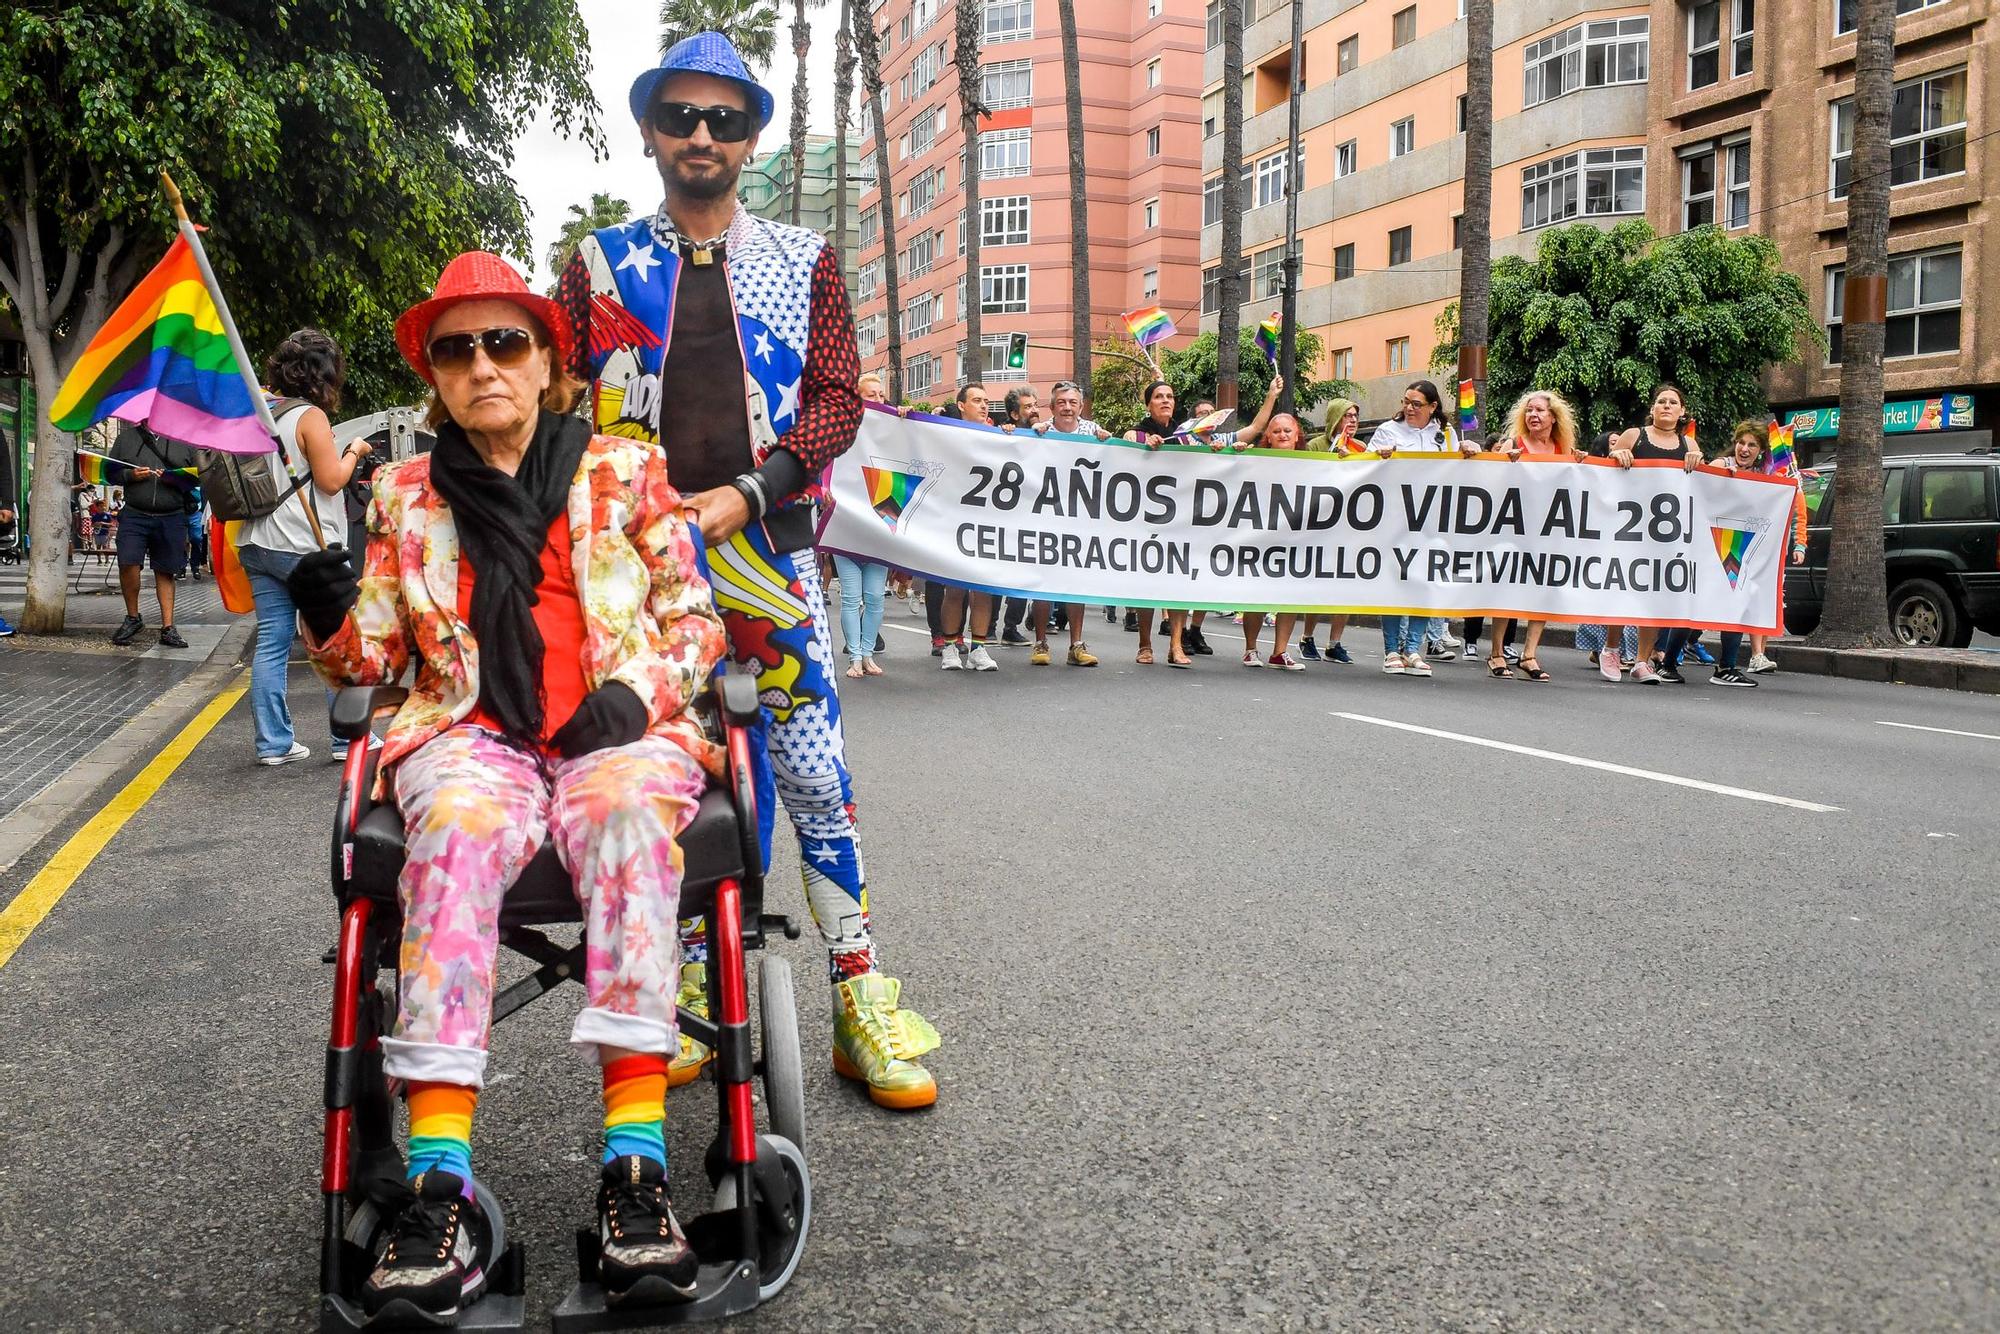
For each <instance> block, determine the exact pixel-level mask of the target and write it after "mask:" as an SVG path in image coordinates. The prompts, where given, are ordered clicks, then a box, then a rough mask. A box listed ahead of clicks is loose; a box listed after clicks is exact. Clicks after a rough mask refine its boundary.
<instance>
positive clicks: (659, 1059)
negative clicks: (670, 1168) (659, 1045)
mask: <svg viewBox="0 0 2000 1334" xmlns="http://www.w3.org/2000/svg"><path fill="white" fill-rule="evenodd" d="M666 1120H667V1058H666V1056H665V1055H664V1054H663V1053H656V1052H641V1053H639V1054H638V1055H636V1056H621V1057H620V1058H619V1059H617V1060H615V1061H611V1062H609V1063H608V1064H606V1065H605V1067H604V1161H605V1162H607V1163H608V1162H610V1161H611V1160H612V1159H614V1158H624V1157H628V1156H629V1155H632V1154H638V1155H639V1156H640V1157H642V1158H651V1159H652V1160H653V1161H654V1162H656V1163H658V1164H659V1165H660V1166H662V1167H665V1166H666V1165H667V1134H666Z"/></svg>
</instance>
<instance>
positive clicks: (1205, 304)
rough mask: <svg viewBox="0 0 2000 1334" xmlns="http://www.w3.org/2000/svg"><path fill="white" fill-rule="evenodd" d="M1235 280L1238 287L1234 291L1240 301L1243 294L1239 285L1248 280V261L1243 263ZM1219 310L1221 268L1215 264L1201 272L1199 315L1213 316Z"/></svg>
mask: <svg viewBox="0 0 2000 1334" xmlns="http://www.w3.org/2000/svg"><path fill="white" fill-rule="evenodd" d="M1237 278H1238V286H1237V289H1236V291H1237V297H1238V299H1239V300H1240V299H1242V292H1243V287H1242V285H1241V284H1243V283H1247V282H1248V281H1249V280H1250V262H1249V261H1248V260H1245V261H1244V262H1243V271H1242V272H1241V273H1240V274H1238V275H1237ZM1220 309H1222V266H1221V265H1220V264H1215V265H1211V266H1210V267H1208V268H1206V269H1203V270H1202V271H1201V313H1202V314H1204V315H1213V314H1215V313H1216V312H1217V311H1218V310H1220Z"/></svg>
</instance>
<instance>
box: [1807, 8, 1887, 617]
mask: <svg viewBox="0 0 2000 1334" xmlns="http://www.w3.org/2000/svg"><path fill="white" fill-rule="evenodd" d="M1858 17H1859V20H1860V21H1859V23H1858V24H1857V25H1856V29H1857V30H1856V32H1855V37H1854V158H1853V166H1852V172H1851V174H1850V176H1849V178H1848V193H1847V270H1846V277H1845V279H1844V280H1843V281H1844V283H1845V289H1844V292H1843V295H1842V304H1841V325H1840V445H1839V452H1838V454H1837V455H1836V458H1837V459H1838V461H1839V466H1838V467H1837V468H1835V469H1834V474H1833V543H1832V550H1831V551H1830V553H1829V555H1828V558H1827V570H1826V583H1827V587H1826V606H1825V610H1824V611H1823V612H1822V613H1821V616H1820V622H1819V628H1818V629H1817V630H1815V631H1814V632H1813V634H1812V643H1813V644H1814V645H1816V646H1820V647H1824V648H1859V647H1862V646H1878V645H1889V644H1893V643H1894V642H1895V641H1894V639H1893V638H1892V636H1891V634H1890V630H1889V590H1888V584H1887V571H1886V569H1885V567H1884V564H1883V555H1882V518H1881V515H1882V343H1883V318H1884V316H1885V315H1886V313H1887V308H1888V282H1889V278H1888V274H1889V106H1890V103H1891V102H1892V101H1893V100H1894V96H1895V83H1896V75H1895V61H1896V3H1895V0H1860V14H1859V16H1858Z"/></svg>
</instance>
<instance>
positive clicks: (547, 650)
mask: <svg viewBox="0 0 2000 1334" xmlns="http://www.w3.org/2000/svg"><path fill="white" fill-rule="evenodd" d="M473 577H474V573H473V569H472V562H471V561H469V560H466V559H464V558H463V557H461V558H460V560H459V562H458V617H459V619H460V620H462V621H469V620H470V619H471V616H472V583H473ZM535 598H536V601H535V606H534V617H535V628H536V629H537V630H539V631H541V632H542V698H543V701H544V705H543V709H542V740H543V741H547V740H548V739H549V738H550V737H551V736H553V735H554V734H555V731H556V729H557V728H559V727H561V726H562V725H563V724H564V723H566V722H568V721H569V719H570V715H571V714H573V713H575V712H576V708H577V705H579V704H581V703H583V697H584V696H585V695H587V694H589V693H590V683H589V682H588V681H586V680H585V679H584V675H583V602H582V601H581V600H580V599H579V598H578V597H577V595H576V576H575V575H574V574H573V573H571V571H570V540H569V516H568V515H567V514H559V515H557V516H556V521H555V522H554V523H552V524H550V525H549V540H548V541H547V542H546V543H544V544H543V546H542V582H541V583H540V584H539V585H538V586H537V587H536V589H535ZM480 648H481V651H482V652H490V651H493V650H489V649H487V647H486V646H485V645H481V646H480ZM503 651H504V650H503ZM466 721H467V722H468V723H472V724H474V725H476V726H479V727H485V728H490V729H491V730H493V731H495V732H498V731H501V730H502V729H501V727H500V724H499V723H498V722H497V721H495V719H494V718H493V716H492V715H491V714H489V713H487V712H486V710H485V709H484V708H483V707H481V706H480V705H478V704H475V705H474V706H473V709H472V716H471V717H469V718H467V719H466Z"/></svg>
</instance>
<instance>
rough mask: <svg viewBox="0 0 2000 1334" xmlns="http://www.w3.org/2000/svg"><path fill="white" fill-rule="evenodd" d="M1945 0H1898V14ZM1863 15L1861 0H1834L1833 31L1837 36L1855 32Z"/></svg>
mask: <svg viewBox="0 0 2000 1334" xmlns="http://www.w3.org/2000/svg"><path fill="white" fill-rule="evenodd" d="M1944 3H1945V0H1896V12H1897V13H1898V14H1914V13H1916V12H1917V11H1918V10H1920V9H1929V8H1930V7H1931V6H1932V5H1941V4H1944ZM1860 15H1861V7H1860V0H1834V6H1833V31H1834V34H1835V35H1836V36H1838V35H1840V34H1841V33H1849V32H1853V31H1854V28H1855V25H1856V23H1858V22H1859V20H1860Z"/></svg>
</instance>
